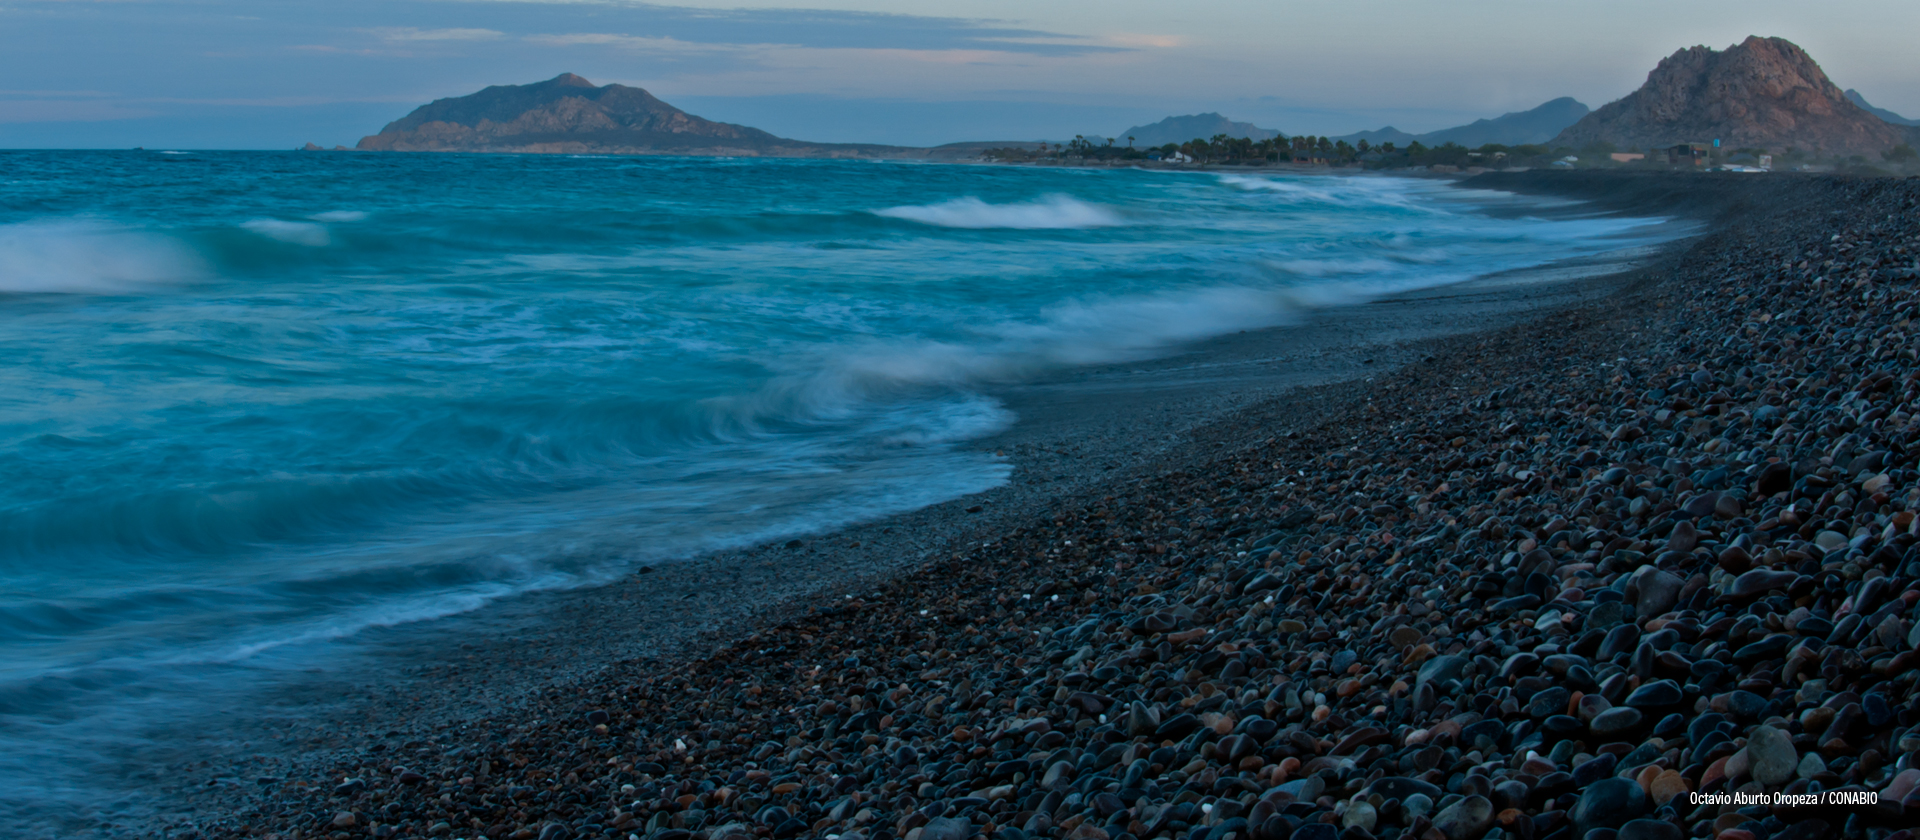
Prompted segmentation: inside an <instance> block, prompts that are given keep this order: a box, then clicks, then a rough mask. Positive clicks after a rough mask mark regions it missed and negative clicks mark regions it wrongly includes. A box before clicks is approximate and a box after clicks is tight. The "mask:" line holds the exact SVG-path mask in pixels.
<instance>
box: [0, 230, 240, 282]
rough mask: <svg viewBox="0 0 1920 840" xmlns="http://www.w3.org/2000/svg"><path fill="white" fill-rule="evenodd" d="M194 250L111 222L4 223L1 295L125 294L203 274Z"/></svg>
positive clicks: (0, 255)
mask: <svg viewBox="0 0 1920 840" xmlns="http://www.w3.org/2000/svg"><path fill="white" fill-rule="evenodd" d="M203 270H204V266H203V265H202V263H201V261H200V258H199V257H198V256H197V255H196V254H195V253H194V252H193V250H192V249H190V248H188V247H186V246H185V245H183V244H181V243H180V242H178V241H175V240H173V239H171V238H169V237H166V236H162V235H159V234H154V233H148V232H144V231H139V230H134V229H130V228H126V227H121V226H119V225H115V224H111V223H108V222H101V221H91V220H60V221H40V222H25V223H20V224H11V225H0V293H15V294H34V293H68V294H76V293H77V294H119V293H128V292H138V291H143V290H146V289H150V288H152V287H154V286H159V285H165V284H171V283H180V282H184V281H188V280H192V279H195V278H197V277H199V276H200V275H201V274H202V273H203Z"/></svg>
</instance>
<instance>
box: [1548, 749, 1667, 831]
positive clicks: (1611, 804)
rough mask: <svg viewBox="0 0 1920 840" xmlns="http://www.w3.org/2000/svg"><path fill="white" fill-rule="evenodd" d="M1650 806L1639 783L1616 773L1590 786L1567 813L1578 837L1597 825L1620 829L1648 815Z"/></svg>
mask: <svg viewBox="0 0 1920 840" xmlns="http://www.w3.org/2000/svg"><path fill="white" fill-rule="evenodd" d="M1592 763H1593V762H1588V764H1592ZM1582 766H1585V765H1582ZM1647 805H1648V802H1647V794H1646V792H1645V791H1643V790H1641V789H1640V785H1639V783H1638V782H1635V781H1633V780H1632V779H1622V778H1619V777H1617V776H1615V777H1610V778H1605V779H1601V780H1599V781H1597V782H1594V783H1593V784H1590V785H1588V786H1587V789H1586V790H1585V791H1583V792H1581V794H1580V800H1579V801H1578V802H1575V803H1574V804H1573V810H1572V811H1571V812H1570V813H1568V815H1567V816H1568V818H1569V819H1571V820H1573V825H1574V836H1576V837H1578V836H1581V835H1584V834H1586V833H1587V832H1588V831H1590V830H1592V829H1596V828H1619V827H1620V826H1622V825H1625V824H1626V823H1627V822H1628V821H1629V820H1632V819H1634V818H1636V817H1639V816H1641V815H1642V814H1645V813H1646V812H1647Z"/></svg>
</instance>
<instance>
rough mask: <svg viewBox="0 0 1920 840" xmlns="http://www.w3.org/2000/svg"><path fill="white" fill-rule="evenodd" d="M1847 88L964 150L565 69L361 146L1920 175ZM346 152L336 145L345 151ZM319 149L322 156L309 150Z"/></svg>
mask: <svg viewBox="0 0 1920 840" xmlns="http://www.w3.org/2000/svg"><path fill="white" fill-rule="evenodd" d="M1912 122H1913V121H1911V120H1907V119H1906V118H1904V117H1901V116H1900V115H1898V114H1894V113H1893V112H1891V111H1885V110H1884V109H1879V108H1874V107H1872V106H1870V105H1867V104H1866V100H1865V99H1864V98H1863V97H1862V96H1861V95H1860V94H1859V93H1858V92H1857V91H1852V90H1849V91H1845V92H1842V91H1841V90H1840V88H1839V87H1838V86H1836V85H1835V84H1834V83H1833V82H1832V81H1830V80H1829V79H1828V78H1827V76H1826V73H1825V72H1824V71H1822V70H1821V69H1820V66H1819V65H1818V64H1817V63H1815V62H1814V60H1813V59H1812V58H1811V57H1810V56H1808V55H1807V53H1806V52H1805V51H1804V50H1802V49H1800V47H1798V46H1796V45H1794V44H1793V43H1791V42H1788V41H1785V40H1783V39H1779V38H1760V37H1750V38H1748V39H1747V40H1746V41H1744V42H1742V43H1740V44H1736V45H1734V46H1732V47H1729V48H1727V49H1726V50H1719V51H1717V50H1712V49H1708V48H1706V47H1691V48H1688V49H1683V50H1680V51H1678V52H1675V53H1674V54H1673V55H1672V56H1669V57H1668V58H1666V59H1664V60H1662V61H1661V62H1660V64H1659V66H1657V67H1655V68H1654V70H1653V71H1652V72H1651V73H1649V74H1648V76H1647V81H1646V83H1645V84H1643V85H1642V86H1641V87H1640V89H1638V90H1636V91H1634V92H1632V93H1630V94H1628V95H1627V96H1625V97H1623V98H1621V99H1619V100H1617V101H1615V102H1612V103H1609V104H1607V105H1605V106H1602V107H1601V108H1599V109H1598V110H1594V111H1589V110H1588V109H1587V106H1586V105H1584V104H1582V103H1580V102H1578V101H1576V100H1574V99H1572V98H1569V97H1561V98H1559V99H1554V100H1550V101H1548V102H1546V103H1544V104H1542V105H1540V106H1538V107H1536V108H1533V109H1531V110H1527V111H1518V112H1514V113H1509V114H1505V115H1502V116H1500V117H1496V118H1492V119H1483V120H1478V121H1476V122H1474V123H1471V124H1469V125H1463V126H1457V127H1454V128H1449V129H1442V130H1439V131H1433V132H1428V133H1425V134H1410V133H1407V132H1403V131H1400V130H1398V129H1395V128H1393V127H1391V126H1389V127H1386V128H1381V129H1377V130H1373V131H1362V132H1357V133H1354V134H1349V135H1344V136H1340V137H1320V136H1313V135H1288V134H1286V133H1285V132H1282V131H1279V130H1275V129H1265V128H1260V127H1258V126H1255V125H1253V124H1251V123H1243V122H1234V121H1233V120H1230V119H1228V118H1227V117H1225V116H1223V115H1221V114H1218V113H1206V114H1197V115H1191V116H1181V117H1168V118H1166V119H1164V120H1161V121H1159V122H1157V123H1152V124H1148V125H1141V126H1135V127H1133V128H1130V129H1127V130H1126V131H1125V132H1122V133H1121V134H1120V135H1119V136H1117V137H1110V138H1101V137H1084V136H1081V137H1075V138H1074V139H1072V140H1068V141H1063V142H1057V143H1056V142H1004V141H1003V142H982V141H974V142H964V143H952V144H948V145H944V146H936V147H932V148H916V147H907V146H889V145H882V144H869V143H815V142H808V141H804V140H794V139H789V138H785V137H780V136H777V135H774V134H771V133H769V132H766V131H762V130H760V129H757V128H753V127H750V126H744V125H736V124H733V123H724V122H715V121H713V120H708V119H703V118H701V117H698V116H695V115H693V114H689V113H687V112H686V111H683V110H681V109H679V108H676V107H674V106H672V105H670V104H668V103H666V102H663V101H661V100H660V99H659V98H657V97H655V96H654V95H653V94H651V93H648V92H647V91H645V90H643V89H641V88H637V87H629V86H626V85H618V84H609V85H595V84H594V83H592V82H590V81H587V80H586V79H584V78H581V77H580V76H577V75H574V74H572V73H562V74H561V75H559V76H556V77H554V78H552V79H548V80H547V81H544V82H538V83H534V84H527V85H495V86H492V87H488V88H485V89H483V90H481V91H479V92H477V93H473V94H470V95H467V96H460V97H452V98H448V99H439V100H435V101H434V102H431V103H429V104H427V105H423V106H421V107H419V108H416V109H414V111H413V112H412V113H410V114H408V115H406V116H405V117H402V118H400V119H398V120H395V121H394V122H392V123H389V124H388V125H387V126H386V127H385V128H384V129H382V130H381V131H380V133H378V134H374V135H371V136H368V137H366V138H364V139H362V140H361V141H360V143H359V145H358V147H357V148H358V149H359V150H361V151H390V152H483V153H512V154H529V153H534V154H540V153H545V154H555V153H560V154H619V155H693V156H703V155H711V156H731V157H783V158H865V159H917V160H984V161H993V162H1001V163H1028V164H1042V165H1079V166H1100V165H1106V166H1113V165H1121V166H1190V165H1200V166H1270V165H1285V166H1328V167H1357V168H1367V169H1426V170H1429V171H1439V172H1447V171H1457V170H1473V169H1480V168H1509V169H1510V168H1521V167H1546V166H1551V167H1558V168H1589V167H1594V166H1603V167H1639V168H1647V167H1654V168H1658V167H1673V166H1680V167H1685V168H1694V167H1698V166H1723V167H1732V168H1750V169H1761V168H1782V167H1793V168H1804V169H1816V170H1836V169H1838V170H1844V171H1856V172H1861V173H1866V174H1871V173H1873V172H1886V171H1888V170H1893V171H1904V170H1906V169H1911V168H1914V167H1916V166H1920V156H1916V155H1915V152H1914V146H1915V145H1916V139H1920V127H1915V126H1913V125H1911V123H1912ZM335 148H336V149H338V148H339V147H335ZM307 149H308V150H316V151H317V150H319V147H317V146H314V145H313V144H308V146H307Z"/></svg>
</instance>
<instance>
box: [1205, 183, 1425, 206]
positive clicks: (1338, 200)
mask: <svg viewBox="0 0 1920 840" xmlns="http://www.w3.org/2000/svg"><path fill="white" fill-rule="evenodd" d="M1215 177H1217V178H1218V179H1219V181H1220V183H1221V184H1224V185H1226V186H1229V187H1233V188H1235V189H1239V190H1243V191H1246V192H1260V193H1270V194H1273V195H1275V196H1278V197H1282V198H1286V199H1291V200H1293V201H1294V202H1295V203H1299V204H1328V205H1334V206H1339V207H1361V206H1370V207H1392V208H1395V209H1402V210H1427V211H1431V210H1433V208H1430V207H1427V206H1426V205H1424V204H1421V203H1420V202H1418V201H1417V200H1416V199H1415V197H1414V195H1413V194H1412V193H1410V192H1409V190H1408V189H1407V185H1406V184H1405V181H1407V180H1409V179H1405V178H1368V177H1354V176H1320V177H1316V178H1292V179H1281V178H1263V177H1256V176H1252V175H1232V174H1222V175H1217V176H1215Z"/></svg>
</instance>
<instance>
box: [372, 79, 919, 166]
mask: <svg viewBox="0 0 1920 840" xmlns="http://www.w3.org/2000/svg"><path fill="white" fill-rule="evenodd" d="M359 148H360V149H362V150H367V151H392V152H514V153H561V154H676V155H729V156H739V157H920V156H923V155H924V151H923V150H919V149H906V148H901V147H897V146H874V145H856V144H845V143H807V142H804V141H800V140H789V139H786V138H784V137H776V136H774V135H772V134H768V133H767V132H765V131H761V130H760V129H757V128H750V127H748V126H744V125H734V124H732V123H722V122H714V121H712V120H706V119H701V118H700V117H697V116H694V115H692V114H689V113H687V112H685V111H682V110H680V109H679V108H675V107H673V106H672V105H669V104H667V103H665V102H662V101H660V100H659V99H657V98H655V97H654V96H653V94H650V93H648V92H646V91H645V90H642V89H640V88H636V87H627V86H625V85H603V86H595V85H594V84H593V83H592V82H589V81H587V80H586V79H583V78H581V77H579V76H576V75H574V74H572V73H562V74H560V75H559V76H555V77H554V78H552V79H548V80H547V81H544V82H539V83H536V84H530V85H494V86H492V87H488V88H486V89H484V90H481V91H480V92H478V93H474V94H470V95H467V96H459V97H453V98H449V99H439V100H435V101H433V102H431V103H429V104H426V105H422V106H420V107H419V108H416V109H414V111H413V113H410V114H408V115H406V116H405V117H402V118H400V119H398V120H395V121H393V122H391V123H388V124H387V126H386V127H385V128H383V129H381V131H380V133H379V134H375V135H372V136H369V137H366V138H363V139H362V140H361V141H360V144H359Z"/></svg>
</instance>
